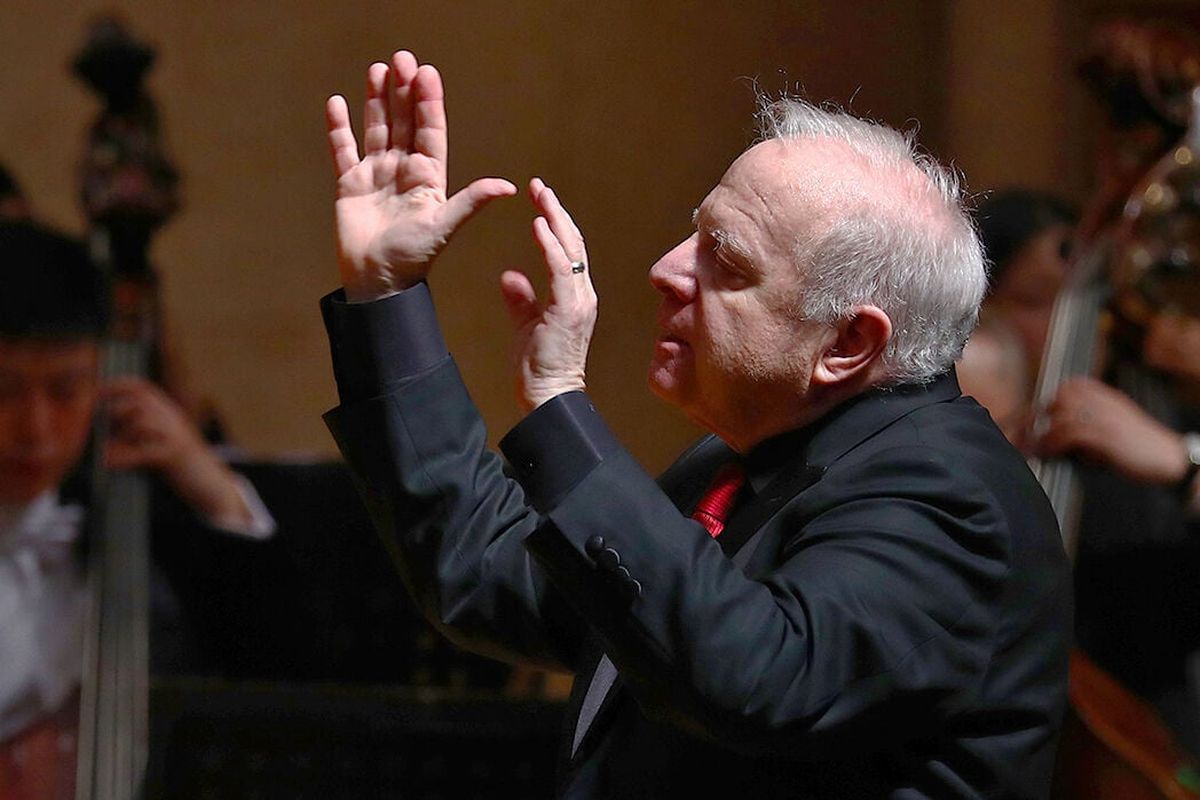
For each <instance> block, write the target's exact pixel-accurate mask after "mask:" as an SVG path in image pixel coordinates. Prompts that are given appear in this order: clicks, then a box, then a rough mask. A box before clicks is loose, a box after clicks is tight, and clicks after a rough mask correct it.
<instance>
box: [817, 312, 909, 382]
mask: <svg viewBox="0 0 1200 800" xmlns="http://www.w3.org/2000/svg"><path fill="white" fill-rule="evenodd" d="M891 338H892V320H891V318H890V317H888V315H887V314H886V313H884V311H883V309H881V308H879V307H877V306H855V307H854V308H852V309H851V310H850V316H848V317H847V318H846V319H843V320H841V321H840V322H838V323H837V326H836V328H835V329H834V331H833V332H832V338H831V341H830V342H829V344H828V345H827V346H826V348H825V350H824V352H822V353H821V355H820V357H819V358H818V359H817V363H816V364H815V365H814V368H813V375H812V382H813V383H814V384H817V385H819V386H827V387H828V386H835V385H838V384H844V383H845V382H846V381H848V380H851V379H854V378H860V377H866V376H867V375H868V374H869V373H870V372H871V371H872V370H873V368H874V367H875V365H876V364H877V363H878V362H879V359H880V358H881V357H882V356H883V350H884V348H885V347H887V343H888V340H889V339H891Z"/></svg>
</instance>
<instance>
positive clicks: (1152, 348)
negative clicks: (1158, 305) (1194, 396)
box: [1142, 314, 1200, 381]
mask: <svg viewBox="0 0 1200 800" xmlns="http://www.w3.org/2000/svg"><path fill="white" fill-rule="evenodd" d="M1142 354H1143V356H1144V357H1145V359H1146V363H1147V364H1149V365H1150V366H1152V367H1156V368H1158V369H1161V370H1165V371H1166V372H1169V373H1171V374H1172V375H1175V376H1177V377H1180V378H1184V379H1187V380H1192V381H1200V319H1196V318H1195V317H1189V316H1185V315H1182V314H1159V315H1158V316H1156V317H1155V318H1154V320H1153V321H1152V322H1151V323H1150V325H1149V327H1148V328H1147V329H1146V340H1145V342H1143V343H1142Z"/></svg>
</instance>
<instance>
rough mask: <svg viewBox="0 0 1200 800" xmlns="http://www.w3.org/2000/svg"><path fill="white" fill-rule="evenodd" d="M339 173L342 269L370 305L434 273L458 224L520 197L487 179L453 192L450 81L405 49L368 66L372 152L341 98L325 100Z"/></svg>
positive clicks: (367, 128) (367, 132)
mask: <svg viewBox="0 0 1200 800" xmlns="http://www.w3.org/2000/svg"><path fill="white" fill-rule="evenodd" d="M325 115H326V122H327V125H328V130H329V148H330V153H331V155H332V157H333V169H334V174H335V175H336V177H337V201H336V203H335V206H334V208H335V215H336V219H337V239H338V267H339V270H340V272H341V277H342V285H343V287H344V288H345V290H346V296H347V298H348V299H350V300H351V301H355V302H362V301H367V300H374V299H376V298H379V297H383V296H385V295H388V294H391V293H393V292H397V291H400V290H401V289H405V288H408V287H409V286H412V285H413V284H414V283H417V282H418V281H421V280H424V278H425V277H426V275H428V273H429V269H430V266H431V265H432V263H433V260H434V259H435V258H436V257H437V255H438V253H439V252H441V250H442V248H443V247H445V246H446V243H447V242H448V241H450V237H451V236H453V235H454V232H455V231H456V230H458V228H459V227H460V226H461V225H462V224H463V223H464V222H466V221H467V220H468V219H470V218H471V216H472V215H473V214H475V212H477V211H478V210H479V209H481V208H482V207H483V206H484V205H486V204H487V203H488V202H490V201H491V200H494V199H496V198H497V197H505V196H508V195H513V194H516V191H517V190H516V187H515V186H513V185H512V184H511V183H509V182H508V181H506V180H503V179H501V178H481V179H479V180H476V181H474V182H473V183H471V184H470V185H468V186H467V187H465V188H464V189H461V190H460V191H459V192H457V193H456V194H455V195H454V196H453V197H450V198H447V197H446V153H447V146H446V105H445V100H444V96H443V91H442V78H441V75H439V74H438V71H437V69H436V68H434V67H433V66H432V65H430V64H422V65H420V66H418V65H417V60H416V58H415V57H414V56H413V54H412V53H409V52H407V51H404V50H400V51H398V52H396V53H395V54H393V55H392V60H391V65H390V66H389V65H388V64H384V63H375V64H372V65H371V66H370V68H369V69H368V70H367V100H366V104H365V105H364V108H363V121H362V124H363V135H362V144H363V151H362V156H361V158H360V156H359V149H358V141H357V140H356V139H355V137H354V131H353V130H352V129H351V127H350V112H349V109H348V108H347V107H346V100H345V98H344V97H342V96H340V95H334V96H333V97H330V98H329V100H328V102H327V103H326V106H325Z"/></svg>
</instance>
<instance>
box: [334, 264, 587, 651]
mask: <svg viewBox="0 0 1200 800" xmlns="http://www.w3.org/2000/svg"><path fill="white" fill-rule="evenodd" d="M322 310H323V313H324V316H325V322H326V328H327V330H328V332H329V335H330V343H331V349H332V353H333V361H334V373H335V377H336V378H337V382H338V392H339V396H340V399H341V404H340V405H339V406H338V407H337V408H336V409H334V410H333V411H330V412H329V413H328V414H326V416H325V421H326V424H327V425H328V427H329V429H330V431H331V433H332V434H333V437H334V439H335V440H336V441H337V444H338V446H339V448H340V449H341V452H342V454H343V456H344V457H345V458H346V460H347V462H348V463H349V464H350V467H351V469H352V470H353V472H354V474H355V478H356V482H357V484H358V488H359V491H360V493H361V494H362V496H363V499H364V501H365V503H366V506H367V509H368V511H369V513H370V515H371V517H372V520H373V522H374V524H375V527H376V528H377V530H378V531H379V532H380V534H381V536H382V537H383V540H384V545H385V546H386V547H387V549H388V551H389V552H390V554H391V555H392V557H393V559H394V561H395V563H396V564H397V567H398V569H399V571H400V574H401V577H402V579H403V580H404V582H405V584H406V586H407V587H408V589H409V591H410V592H411V593H412V595H413V597H414V599H415V601H416V602H417V604H418V606H419V607H420V609H421V610H422V612H423V614H424V615H425V616H426V617H427V618H428V619H429V620H430V622H431V623H433V625H434V626H435V627H437V628H439V629H440V630H441V631H442V632H443V633H444V634H445V635H446V636H447V637H449V638H450V639H451V640H452V641H454V642H456V643H457V644H459V645H461V646H463V647H465V648H467V649H470V650H473V651H475V652H478V653H481V654H483V655H488V656H493V657H497V658H501V659H504V660H532V661H535V662H539V663H543V664H546V665H549V666H560V667H566V668H568V669H573V668H574V667H575V659H576V656H577V652H578V647H579V640H580V637H581V636H582V633H583V630H582V627H581V625H580V621H579V619H578V618H577V617H575V616H574V615H573V613H572V612H570V611H569V609H568V607H567V606H566V605H565V604H564V603H563V602H562V600H561V597H559V596H558V595H557V594H556V593H555V592H554V591H552V590H551V589H550V587H549V585H548V584H547V583H546V581H545V578H544V576H543V575H542V573H541V572H540V570H538V569H537V568H536V566H535V565H534V563H533V561H532V559H531V558H530V557H529V554H528V553H527V552H526V550H525V548H524V546H523V541H524V539H525V537H526V536H528V535H529V533H530V532H532V531H533V530H534V529H535V528H536V527H537V526H538V524H539V522H540V516H539V514H538V513H537V512H536V511H535V510H534V509H533V508H532V507H530V505H529V503H528V502H527V501H526V498H525V494H524V492H523V490H522V489H521V486H520V485H519V484H518V483H517V482H516V481H514V480H512V479H511V478H510V477H509V476H508V475H507V474H506V473H505V470H504V469H503V465H502V462H501V460H500V458H499V457H498V456H497V455H496V454H494V453H492V452H491V451H489V450H488V449H487V432H486V430H485V428H484V424H483V420H482V419H481V418H480V416H479V413H478V411H477V410H476V408H475V406H474V404H473V403H472V401H471V398H470V396H469V394H468V393H467V390H466V388H465V386H464V385H463V382H462V380H461V378H460V377H459V375H458V371H457V368H456V367H455V365H454V362H453V361H452V359H451V358H450V356H449V355H448V353H447V351H446V347H445V344H444V342H443V341H442V338H441V333H440V331H439V330H438V327H437V323H436V319H435V317H434V314H433V306H432V301H431V299H430V297H429V292H428V289H427V288H426V287H425V285H424V284H419V285H417V286H416V287H413V288H412V289H409V290H407V291H405V292H401V293H400V294H398V295H394V296H392V297H389V298H386V299H384V300H381V301H376V302H374V303H364V304H361V305H359V304H350V303H346V302H344V301H343V300H342V299H341V297H340V293H337V294H335V295H331V296H329V297H326V298H325V299H324V300H323V301H322Z"/></svg>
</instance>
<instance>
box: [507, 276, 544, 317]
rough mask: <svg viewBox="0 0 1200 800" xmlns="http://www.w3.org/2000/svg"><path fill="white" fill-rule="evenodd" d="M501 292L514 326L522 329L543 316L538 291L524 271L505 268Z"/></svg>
mask: <svg viewBox="0 0 1200 800" xmlns="http://www.w3.org/2000/svg"><path fill="white" fill-rule="evenodd" d="M500 294H501V296H503V297H504V305H505V307H506V308H508V316H509V318H510V319H511V320H512V324H513V328H515V329H516V330H520V329H521V328H523V327H525V326H526V325H528V324H529V323H530V322H532V321H534V320H536V319H537V318H538V317H539V316H541V313H542V309H541V308H540V307H539V306H538V301H537V293H536V292H534V290H533V284H532V283H530V282H529V277H528V276H527V275H525V273H523V272H518V271H516V270H513V269H509V270H505V271H504V273H503V274H501V275H500Z"/></svg>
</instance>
